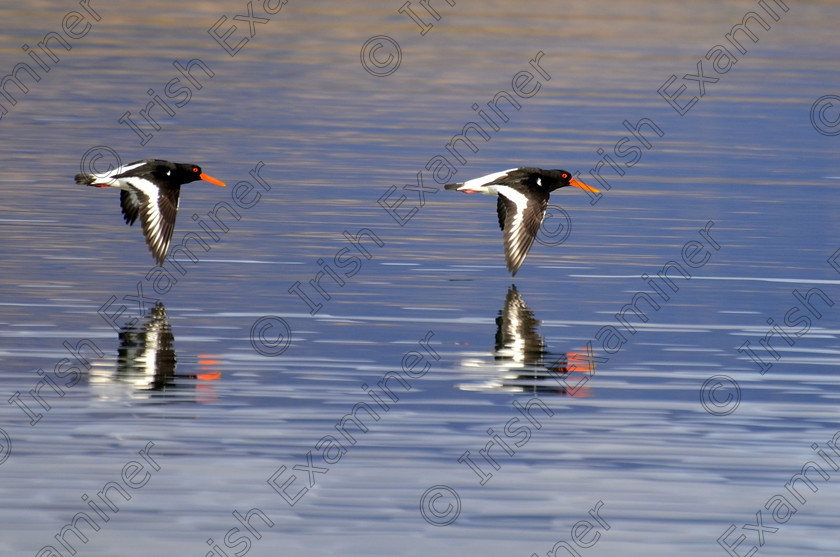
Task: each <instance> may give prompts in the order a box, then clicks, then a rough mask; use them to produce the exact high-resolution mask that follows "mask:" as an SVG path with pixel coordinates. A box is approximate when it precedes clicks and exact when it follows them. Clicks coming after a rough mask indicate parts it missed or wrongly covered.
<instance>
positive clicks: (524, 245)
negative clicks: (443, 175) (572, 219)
mask: <svg viewBox="0 0 840 557" xmlns="http://www.w3.org/2000/svg"><path fill="white" fill-rule="evenodd" d="M566 186H575V187H578V188H580V189H582V190H586V191H591V192H595V193H598V190H596V189H595V188H593V187H592V186H587V185H586V184H584V183H583V182H581V181H579V180H576V179H575V178H573V177H572V175H571V173H569V172H567V171H565V170H543V169H541V168H527V167H523V168H511V169H509V170H503V171H502V172H496V173H493V174H488V175H487V176H482V177H480V178H473V179H472V180H467V181H466V182H460V183H457V184H446V185H445V186H444V188H445V189H448V190H458V191H462V192H464V193H483V194H485V195H494V196H496V197H498V202H497V204H496V209H497V211H498V213H499V227H501V229H502V232H503V233H504V242H505V263H506V264H507V269H508V271H510V272H511V273H512V274H513V276H516V272H517V271H518V270H519V267H521V266H522V262H523V261H525V256H527V255H528V251H529V250H530V249H531V245H532V244H533V243H534V238H536V236H537V232H538V231H539V229H540V224H542V220H543V217H544V216H545V209H546V207H547V206H548V197H549V194H550V193H551V192H553V191H554V190H556V189H558V188H565V187H566Z"/></svg>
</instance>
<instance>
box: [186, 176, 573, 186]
mask: <svg viewBox="0 0 840 557" xmlns="http://www.w3.org/2000/svg"><path fill="white" fill-rule="evenodd" d="M198 177H199V178H201V179H202V180H204V181H205V182H210V183H211V184H216V185H217V186H222V187H225V183H224V182H222V181H221V180H216V179H215V178H213V177H212V176H208V175H207V174H205V173H204V172H202V173H201V174H199V175H198ZM573 181H574V180H573Z"/></svg>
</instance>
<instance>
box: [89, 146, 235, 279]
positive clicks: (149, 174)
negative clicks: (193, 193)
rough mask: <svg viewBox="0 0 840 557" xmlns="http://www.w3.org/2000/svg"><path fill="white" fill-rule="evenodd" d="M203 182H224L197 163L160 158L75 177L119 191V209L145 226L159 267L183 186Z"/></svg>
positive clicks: (124, 215) (172, 228) (163, 257)
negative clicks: (182, 162)
mask: <svg viewBox="0 0 840 557" xmlns="http://www.w3.org/2000/svg"><path fill="white" fill-rule="evenodd" d="M197 180H204V181H205V182H210V183H211V184H215V185H217V186H223V187H224V185H225V184H224V182H220V181H219V180H217V179H215V178H213V177H212V176H208V175H207V174H205V173H204V172H202V171H201V168H200V167H199V166H198V165H195V164H180V163H175V162H169V161H164V160H160V159H146V160H142V161H136V162H133V163H130V164H126V165H123V166H120V167H118V168H115V169H113V170H111V171H109V172H106V173H104V174H84V173H83V174H76V183H77V184H81V185H86V186H94V187H98V188H108V187H111V188H120V190H122V191H121V192H120V206H121V207H122V214H123V217H124V218H125V222H126V223H127V224H129V225H132V224H134V222H135V221H136V220H137V217H138V216H139V217H140V222H141V224H142V225H143V236H145V238H146V244H147V245H148V246H149V251H151V252H152V256H153V257H154V258H155V261H156V262H157V264H158V265H161V264H163V260H164V259H165V258H166V253H167V251H169V242H170V241H171V240H172V232H173V231H174V230H175V217H176V216H177V215H178V203H179V199H178V196H179V194H180V192H181V185H182V184H188V183H189V182H195V181H197Z"/></svg>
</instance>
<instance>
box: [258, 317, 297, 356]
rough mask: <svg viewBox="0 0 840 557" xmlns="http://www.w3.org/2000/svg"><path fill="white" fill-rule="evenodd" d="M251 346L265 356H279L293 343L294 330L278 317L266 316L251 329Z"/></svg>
mask: <svg viewBox="0 0 840 557" xmlns="http://www.w3.org/2000/svg"><path fill="white" fill-rule="evenodd" d="M250 338H251V346H253V347H254V350H256V351H257V353H259V354H262V355H263V356H269V357H274V356H279V355H280V354H282V353H283V352H285V351H286V350H287V349H288V348H289V344H291V342H292V328H291V327H289V324H288V323H286V321H285V320H284V319H281V318H280V317H277V316H276V315H265V316H263V317H260V318H259V319H257V320H256V321H255V322H254V325H253V326H252V327H251V336H250Z"/></svg>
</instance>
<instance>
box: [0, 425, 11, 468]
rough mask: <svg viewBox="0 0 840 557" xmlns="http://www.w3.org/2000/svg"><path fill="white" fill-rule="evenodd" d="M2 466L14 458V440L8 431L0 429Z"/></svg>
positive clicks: (0, 459) (0, 463)
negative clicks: (10, 458)
mask: <svg viewBox="0 0 840 557" xmlns="http://www.w3.org/2000/svg"><path fill="white" fill-rule="evenodd" d="M0 436H1V437H2V439H0V465H2V464H3V463H4V462H6V461H7V460H8V459H9V457H10V456H12V438H11V437H9V434H8V433H6V430H4V429H2V428H0Z"/></svg>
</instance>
